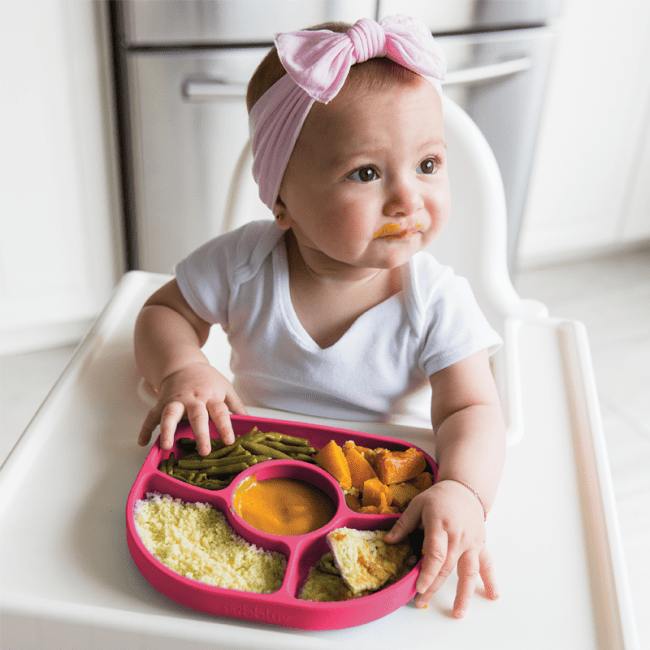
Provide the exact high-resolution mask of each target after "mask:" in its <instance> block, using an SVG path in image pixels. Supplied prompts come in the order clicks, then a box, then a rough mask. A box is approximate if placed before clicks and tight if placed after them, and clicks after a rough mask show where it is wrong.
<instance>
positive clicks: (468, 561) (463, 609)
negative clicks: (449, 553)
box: [454, 551, 479, 618]
mask: <svg viewBox="0 0 650 650" xmlns="http://www.w3.org/2000/svg"><path fill="white" fill-rule="evenodd" d="M478 575H479V560H478V554H477V553H476V551H466V552H465V553H463V555H461V557H460V560H458V587H457V588H456V600H455V601H454V618H463V616H465V614H467V608H468V607H469V601H470V599H471V597H472V595H473V593H474V589H475V587H476V580H477V579H478Z"/></svg>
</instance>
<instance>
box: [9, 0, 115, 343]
mask: <svg viewBox="0 0 650 650" xmlns="http://www.w3.org/2000/svg"><path fill="white" fill-rule="evenodd" d="M106 8H107V5H106V3H105V2H93V1H92V0H40V1H38V0H30V1H29V2H23V1H22V0H1V1H0V87H1V88H2V101H1V102H0V133H1V136H0V137H1V141H0V165H1V167H0V225H1V226H2V230H1V234H0V354H8V353H9V354H10V353H17V352H21V351H25V350H29V349H35V348H37V347H43V346H54V345H60V344H64V343H69V342H72V341H75V340H77V339H79V338H80V336H81V335H82V334H83V333H84V331H85V330H86V328H87V327H88V324H89V323H90V321H91V320H92V319H93V318H94V317H95V316H96V315H97V314H98V313H99V311H100V310H101V308H102V307H103V305H104V304H105V303H106V301H107V299H108V296H109V295H110V293H111V291H112V290H113V287H114V286H115V284H116V281H117V279H118V277H119V275H121V272H122V270H123V266H122V261H121V248H122V245H121V243H120V242H121V233H120V226H119V222H120V220H119V216H118V215H119V202H118V200H117V191H116V188H117V183H116V182H115V179H116V178H117V174H116V165H115V160H116V155H115V145H114V143H115V137H114V131H113V129H114V126H113V108H112V106H113V103H112V99H111V97H110V88H111V87H112V86H111V84H110V76H109V75H110V58H109V56H108V54H107V53H108V51H109V50H108V47H107V43H108V38H109V29H108V23H107V14H106Z"/></svg>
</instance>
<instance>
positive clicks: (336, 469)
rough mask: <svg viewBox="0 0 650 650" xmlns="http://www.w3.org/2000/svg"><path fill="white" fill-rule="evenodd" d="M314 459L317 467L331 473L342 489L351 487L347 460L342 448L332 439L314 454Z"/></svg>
mask: <svg viewBox="0 0 650 650" xmlns="http://www.w3.org/2000/svg"><path fill="white" fill-rule="evenodd" d="M314 460H315V461H316V464H317V465H318V466H319V467H321V468H322V469H324V470H325V471H326V472H328V473H329V474H331V475H332V476H333V477H334V478H335V479H336V480H337V481H338V482H339V485H340V486H341V488H342V489H343V490H349V489H350V488H351V487H352V477H351V476H350V467H349V465H348V461H347V460H346V458H345V454H344V453H343V450H342V449H341V448H340V447H339V446H338V445H337V444H336V443H335V442H334V440H330V441H329V442H328V443H327V444H326V445H325V446H324V447H323V448H322V449H321V450H320V451H319V452H318V453H317V454H316V456H314Z"/></svg>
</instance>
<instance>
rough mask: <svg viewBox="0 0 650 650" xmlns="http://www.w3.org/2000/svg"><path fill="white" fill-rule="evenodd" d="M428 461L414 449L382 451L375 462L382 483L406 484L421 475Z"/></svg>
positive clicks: (379, 451)
mask: <svg viewBox="0 0 650 650" xmlns="http://www.w3.org/2000/svg"><path fill="white" fill-rule="evenodd" d="M426 466H427V461H426V459H425V458H424V454H423V453H422V452H421V451H418V450H417V449H415V448H414V447H410V448H409V449H407V450H406V451H389V450H388V449H380V450H378V453H377V458H376V460H375V472H377V476H378V477H379V480H380V481H381V482H382V483H385V484H386V485H391V484H392V483H404V482H405V481H408V480H409V479H412V478H415V477H416V476H417V475H418V474H421V473H422V472H423V471H424V469H425V467H426Z"/></svg>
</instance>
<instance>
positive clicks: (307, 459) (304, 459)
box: [291, 454, 316, 463]
mask: <svg viewBox="0 0 650 650" xmlns="http://www.w3.org/2000/svg"><path fill="white" fill-rule="evenodd" d="M291 457H292V458H293V459H294V460H301V461H302V462H303V463H315V462H316V461H315V460H314V459H313V458H312V457H311V456H308V455H307V454H292V456H291Z"/></svg>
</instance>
